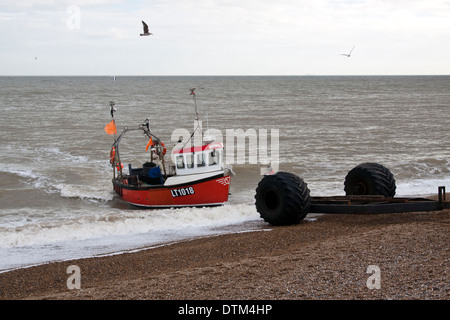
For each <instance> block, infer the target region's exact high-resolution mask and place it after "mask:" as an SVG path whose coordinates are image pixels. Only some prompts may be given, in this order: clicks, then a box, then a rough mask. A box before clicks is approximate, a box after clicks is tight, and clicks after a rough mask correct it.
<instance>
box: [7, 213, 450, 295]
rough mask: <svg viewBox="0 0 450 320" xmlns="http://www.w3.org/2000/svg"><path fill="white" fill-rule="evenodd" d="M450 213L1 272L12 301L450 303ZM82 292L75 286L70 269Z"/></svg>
mask: <svg viewBox="0 0 450 320" xmlns="http://www.w3.org/2000/svg"><path fill="white" fill-rule="evenodd" d="M449 231H450V210H449V209H445V210H442V211H432V212H407V213H390V214H370V215H369V214H323V215H319V216H317V219H310V220H308V219H306V220H304V221H302V222H301V223H299V224H297V225H293V226H283V227H273V226H270V225H267V228H265V229H262V230H259V231H254V232H245V233H236V234H226V235H219V236H213V237H206V238H198V239H192V240H188V241H182V242H178V243H172V244H167V245H163V246H159V247H156V248H148V249H145V248H144V249H142V250H139V251H136V252H129V253H122V254H117V255H109V256H102V257H94V258H89V259H81V260H70V261H62V262H54V263H48V264H43V265H38V266H33V267H28V268H23V269H17V270H13V271H9V272H4V273H1V274H0V298H1V299H2V300H18V299H32V300H42V299H46V300H74V299H81V300H104V299H107V300H116V299H121V300H136V299H145V300H219V299H220V300H222V299H226V300H255V299H256V300H336V299H339V300H448V299H449V297H450V284H449V281H448V275H449V271H450V268H449V257H450V254H449V249H448V244H449V240H450V237H449ZM73 265H75V266H78V267H79V271H80V276H81V277H80V278H79V280H80V281H79V289H77V288H75V289H69V286H68V279H69V277H70V276H71V274H70V273H68V267H69V266H73Z"/></svg>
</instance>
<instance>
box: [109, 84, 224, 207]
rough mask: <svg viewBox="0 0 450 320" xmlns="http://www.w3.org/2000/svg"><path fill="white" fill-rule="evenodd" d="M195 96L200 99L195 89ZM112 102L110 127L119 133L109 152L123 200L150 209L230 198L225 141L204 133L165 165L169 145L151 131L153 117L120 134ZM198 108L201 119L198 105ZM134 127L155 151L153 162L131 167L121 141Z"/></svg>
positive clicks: (211, 203)
mask: <svg viewBox="0 0 450 320" xmlns="http://www.w3.org/2000/svg"><path fill="white" fill-rule="evenodd" d="M191 94H192V95H194V101H196V100H195V92H194V90H193V89H191ZM110 105H111V116H112V118H113V119H112V120H111V122H110V123H109V124H108V125H106V127H105V131H106V132H107V133H109V134H114V143H113V144H112V147H111V152H110V164H111V166H112V168H113V179H112V183H113V188H114V191H115V192H116V193H117V194H118V195H119V197H120V198H121V199H122V200H123V201H125V202H127V203H129V204H131V205H135V206H140V207H148V208H164V207H166V208H168V207H188V206H195V207H203V206H218V205H223V204H225V203H226V202H227V201H228V195H229V188H230V182H231V167H229V166H227V165H226V164H225V163H224V161H223V155H224V147H223V144H222V143H221V142H217V141H215V138H214V137H205V136H204V133H203V131H201V134H202V139H201V140H202V143H201V144H200V145H195V144H193V143H192V141H186V142H183V143H182V147H179V148H174V150H172V156H171V158H172V159H174V160H172V161H171V163H170V164H169V165H166V161H165V155H166V146H165V144H164V143H163V142H162V141H161V140H160V139H159V138H158V137H157V136H156V135H154V134H153V133H152V132H151V130H150V126H149V121H148V119H146V120H145V121H144V123H143V124H140V125H138V126H136V127H134V128H131V127H125V128H124V129H123V131H122V132H121V133H120V134H119V135H118V136H117V137H116V134H117V130H116V126H115V119H114V112H115V108H114V102H110ZM195 109H196V114H197V118H196V119H197V120H198V113H197V106H196V108H195ZM135 130H140V131H142V132H143V133H144V134H145V135H146V136H147V138H148V139H149V142H148V144H147V147H146V152H147V151H150V156H149V161H147V162H145V163H143V164H142V166H141V167H137V168H133V167H132V165H131V164H128V170H126V169H124V165H123V163H122V162H121V157H120V153H119V150H120V148H119V145H120V142H121V140H122V138H123V136H124V135H125V134H127V133H128V132H130V131H135ZM195 130H196V129H194V133H195ZM200 130H201V128H200ZM194 133H193V134H192V135H191V138H192V137H193V136H194ZM190 140H192V139H190ZM126 171H128V172H126Z"/></svg>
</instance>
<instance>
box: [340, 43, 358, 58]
mask: <svg viewBox="0 0 450 320" xmlns="http://www.w3.org/2000/svg"><path fill="white" fill-rule="evenodd" d="M353 49H355V46H353V48H352V50H350V52H349V53H341V56H346V57H347V58H350V55H351V54H352V51H353Z"/></svg>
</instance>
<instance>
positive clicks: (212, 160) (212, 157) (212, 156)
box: [208, 149, 220, 166]
mask: <svg viewBox="0 0 450 320" xmlns="http://www.w3.org/2000/svg"><path fill="white" fill-rule="evenodd" d="M208 160H209V161H208V163H209V165H210V166H212V165H215V164H219V160H220V151H217V150H216V149H214V150H213V151H212V152H210V153H209V159H208Z"/></svg>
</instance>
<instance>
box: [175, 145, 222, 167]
mask: <svg viewBox="0 0 450 320" xmlns="http://www.w3.org/2000/svg"><path fill="white" fill-rule="evenodd" d="M173 154H174V157H175V170H176V174H177V175H190V174H197V173H205V172H211V171H219V170H224V168H225V165H224V162H223V144H222V143H211V144H207V145H203V146H199V147H191V148H184V149H180V150H174V151H173Z"/></svg>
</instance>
